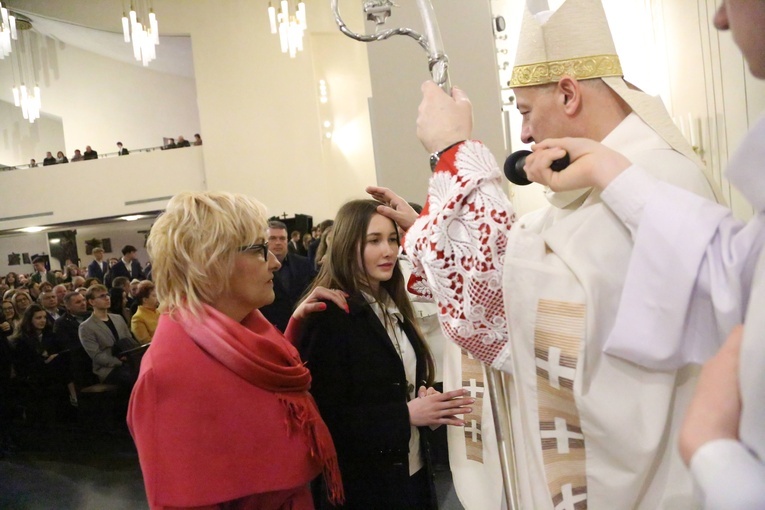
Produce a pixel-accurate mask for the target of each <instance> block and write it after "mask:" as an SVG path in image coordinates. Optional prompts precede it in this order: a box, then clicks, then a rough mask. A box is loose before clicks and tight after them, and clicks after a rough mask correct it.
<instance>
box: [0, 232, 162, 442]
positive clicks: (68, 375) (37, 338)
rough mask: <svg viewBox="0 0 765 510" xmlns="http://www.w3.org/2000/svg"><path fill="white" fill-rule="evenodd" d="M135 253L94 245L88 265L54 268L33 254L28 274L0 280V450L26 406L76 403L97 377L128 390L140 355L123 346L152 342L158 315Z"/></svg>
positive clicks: (146, 272)
mask: <svg viewBox="0 0 765 510" xmlns="http://www.w3.org/2000/svg"><path fill="white" fill-rule="evenodd" d="M136 252H137V249H136V248H135V247H134V246H131V245H126V246H125V247H124V248H123V249H122V257H121V258H111V259H109V260H106V259H105V257H104V250H103V248H100V247H98V248H95V249H94V250H93V260H92V261H91V262H90V264H89V265H88V266H87V267H78V266H77V265H76V264H73V263H71V261H66V263H65V265H64V269H63V270H53V271H50V270H48V269H49V267H48V265H47V263H48V262H47V260H46V258H43V257H37V258H35V259H33V261H32V263H33V267H34V272H32V273H31V274H28V275H27V274H17V273H15V272H10V273H8V274H7V275H6V276H5V277H4V278H3V279H2V280H0V292H2V304H3V315H2V317H0V379H1V380H2V387H1V388H0V452H3V451H4V449H5V447H7V445H8V444H11V443H12V442H13V438H12V437H11V429H12V424H13V423H14V421H15V420H18V419H20V418H22V417H25V418H30V419H31V416H32V412H27V411H28V410H30V409H32V410H34V409H37V408H39V406H57V405H58V403H59V402H61V401H65V400H66V399H67V398H68V402H69V405H70V406H71V407H73V408H77V407H79V396H80V393H81V391H82V390H83V389H85V388H87V387H89V386H92V385H95V384H99V383H103V384H106V385H111V386H115V387H116V388H121V389H122V390H123V394H124V393H126V392H128V391H129V390H130V388H132V384H133V382H134V380H135V378H136V376H137V372H138V368H139V363H140V356H137V355H133V356H129V355H128V354H125V352H126V351H129V352H132V351H135V352H137V353H140V352H141V346H144V345H148V344H150V343H151V339H152V336H153V334H154V331H155V330H156V328H157V322H158V320H159V312H158V311H157V309H158V307H159V301H158V299H157V293H156V290H155V288H154V284H153V283H152V282H151V280H150V278H151V264H146V266H141V264H140V263H139V262H138V261H137V260H136V259H135V255H136ZM104 283H105V284H106V285H104ZM131 350H132V351H131ZM42 414H43V415H45V416H46V417H49V416H51V413H42Z"/></svg>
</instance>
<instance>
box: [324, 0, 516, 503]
mask: <svg viewBox="0 0 765 510" xmlns="http://www.w3.org/2000/svg"><path fill="white" fill-rule="evenodd" d="M416 1H417V7H418V8H419V10H420V16H421V17H422V23H423V26H424V28H425V34H424V35H422V34H419V33H417V32H416V31H414V30H412V29H411V28H394V29H389V30H383V31H380V32H377V33H375V34H374V35H363V34H357V33H355V32H353V31H352V30H350V29H349V28H348V26H347V25H346V24H345V22H344V21H343V19H342V18H341V17H340V11H339V10H338V6H337V3H338V0H332V3H331V5H332V12H333V13H334V15H335V22H336V23H337V26H338V27H339V28H340V31H341V32H342V33H344V34H345V35H347V36H348V37H350V38H351V39H355V40H357V41H361V42H375V41H384V40H385V39H388V38H390V37H393V36H394V35H406V36H409V37H411V38H413V39H414V40H415V41H417V43H418V44H419V45H420V46H422V48H423V49H424V50H425V51H426V52H427V53H428V67H429V69H430V74H431V77H432V78H433V81H434V82H436V83H437V84H438V86H439V87H441V89H442V90H443V91H444V92H446V93H447V94H449V95H451V89H452V87H451V83H450V82H449V59H448V57H447V56H446V53H444V47H443V42H442V40H441V32H440V30H439V28H438V22H437V20H436V15H435V12H434V10H433V5H432V4H431V2H430V0H416ZM395 6H396V4H394V3H393V2H392V1H390V0H367V1H366V2H364V13H365V14H366V15H367V19H368V20H369V21H374V22H375V23H376V24H377V26H378V28H379V27H380V26H381V25H383V24H385V22H386V20H387V19H388V17H389V16H390V15H391V9H392V7H395ZM484 366H485V365H484ZM485 368H486V375H487V377H486V386H487V390H488V392H489V400H490V402H491V410H492V415H493V416H494V428H495V431H496V435H497V446H498V450H499V463H500V466H501V467H502V481H503V488H504V494H505V502H506V505H505V508H507V510H520V504H519V502H518V473H517V470H516V462H515V448H514V445H513V430H512V427H511V424H510V404H509V403H510V400H509V399H510V387H509V384H508V381H507V379H506V377H505V375H504V374H503V373H502V372H500V371H499V370H496V369H494V368H491V367H489V366H485Z"/></svg>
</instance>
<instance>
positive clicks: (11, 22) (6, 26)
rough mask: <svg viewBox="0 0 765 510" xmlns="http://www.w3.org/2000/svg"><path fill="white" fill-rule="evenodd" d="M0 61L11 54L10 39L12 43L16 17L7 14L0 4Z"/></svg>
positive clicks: (15, 37) (14, 38)
mask: <svg viewBox="0 0 765 510" xmlns="http://www.w3.org/2000/svg"><path fill="white" fill-rule="evenodd" d="M0 13H2V18H0V60H2V59H4V58H5V57H7V56H8V55H10V54H11V39H13V40H14V41H15V40H16V39H17V36H16V17H15V16H14V15H13V14H11V13H9V12H8V9H7V8H5V7H3V4H2V3H0Z"/></svg>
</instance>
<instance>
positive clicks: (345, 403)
mask: <svg viewBox="0 0 765 510" xmlns="http://www.w3.org/2000/svg"><path fill="white" fill-rule="evenodd" d="M348 303H349V307H350V313H348V314H346V313H345V310H340V309H339V308H338V307H337V306H335V305H334V304H332V303H328V305H327V310H325V311H323V312H317V313H315V314H313V315H312V316H311V318H309V319H308V320H307V322H306V324H305V327H304V330H303V335H302V337H301V339H300V342H299V349H300V353H301V357H302V359H303V361H305V362H306V366H307V367H308V369H309V370H310V371H311V377H312V382H311V393H312V394H313V396H314V398H315V399H316V403H317V405H318V406H319V411H320V413H321V416H322V418H323V419H324V421H325V422H326V423H327V426H328V427H329V430H330V432H331V433H332V438H333V440H334V442H335V448H336V449H337V454H338V460H339V463H340V472H341V474H342V478H343V486H344V488H345V496H346V505H345V506H344V507H343V508H354V509H356V508H358V509H364V510H374V509H380V510H383V509H384V510H390V509H408V508H409V506H408V505H407V503H406V502H405V501H403V500H402V497H403V494H404V492H403V491H402V487H404V486H405V484H406V483H407V481H408V479H409V438H410V431H411V429H410V424H409V408H408V407H407V401H408V390H407V386H408V383H407V380H406V375H405V373H404V366H403V364H402V362H401V358H400V357H399V355H398V352H397V351H396V348H395V347H394V346H393V343H392V342H391V340H390V338H389V336H388V333H387V331H386V330H385V328H384V327H383V325H382V324H381V323H380V320H379V319H378V318H377V315H375V312H374V310H372V308H371V307H370V306H369V304H367V302H366V300H364V298H363V296H354V297H351V298H349V300H348ZM403 328H404V331H405V332H406V333H407V336H409V338H413V335H414V334H415V332H414V328H413V327H412V325H411V324H409V323H405V324H404V325H403ZM425 372H426V362H425V358H424V355H423V354H422V353H419V352H418V353H417V379H418V380H417V381H411V382H412V383H413V384H414V385H415V387H419V386H420V385H423V384H425V381H424V379H425ZM419 430H420V439H421V453H422V456H423V460H424V464H425V467H424V469H426V470H427V472H426V473H427V477H428V480H429V482H430V484H431V487H430V494H431V500H432V504H431V505H430V506H429V507H428V508H435V507H436V503H435V494H434V490H433V486H432V476H431V468H430V458H429V457H430V456H429V450H428V441H427V434H428V433H429V432H430V430H429V429H428V428H427V427H420V429H419ZM316 504H317V508H324V507H327V508H332V507H330V506H328V503H326V502H323V503H322V502H321V501H317V502H316ZM418 510H419V509H418Z"/></svg>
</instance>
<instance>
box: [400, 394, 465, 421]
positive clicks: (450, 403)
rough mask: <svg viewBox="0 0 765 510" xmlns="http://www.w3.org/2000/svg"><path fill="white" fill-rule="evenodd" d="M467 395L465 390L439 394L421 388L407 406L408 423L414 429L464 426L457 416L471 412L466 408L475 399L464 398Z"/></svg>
mask: <svg viewBox="0 0 765 510" xmlns="http://www.w3.org/2000/svg"><path fill="white" fill-rule="evenodd" d="M468 393H469V392H468V391H467V390H465V389H459V390H453V391H447V392H446V393H439V392H438V391H436V390H434V389H433V388H425V387H424V386H421V387H420V389H419V390H418V391H417V398H415V399H412V400H410V401H409V402H408V404H407V406H408V407H409V423H411V424H412V425H414V426H416V427H424V426H430V427H434V426H435V427H438V426H440V425H458V426H461V425H464V424H465V422H464V421H463V420H461V419H460V418H458V417H457V416H458V415H460V414H465V413H470V412H472V411H473V409H472V408H470V407H467V406H469V405H471V404H473V403H474V402H475V399H474V398H470V397H466V396H465V395H467V394H468Z"/></svg>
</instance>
